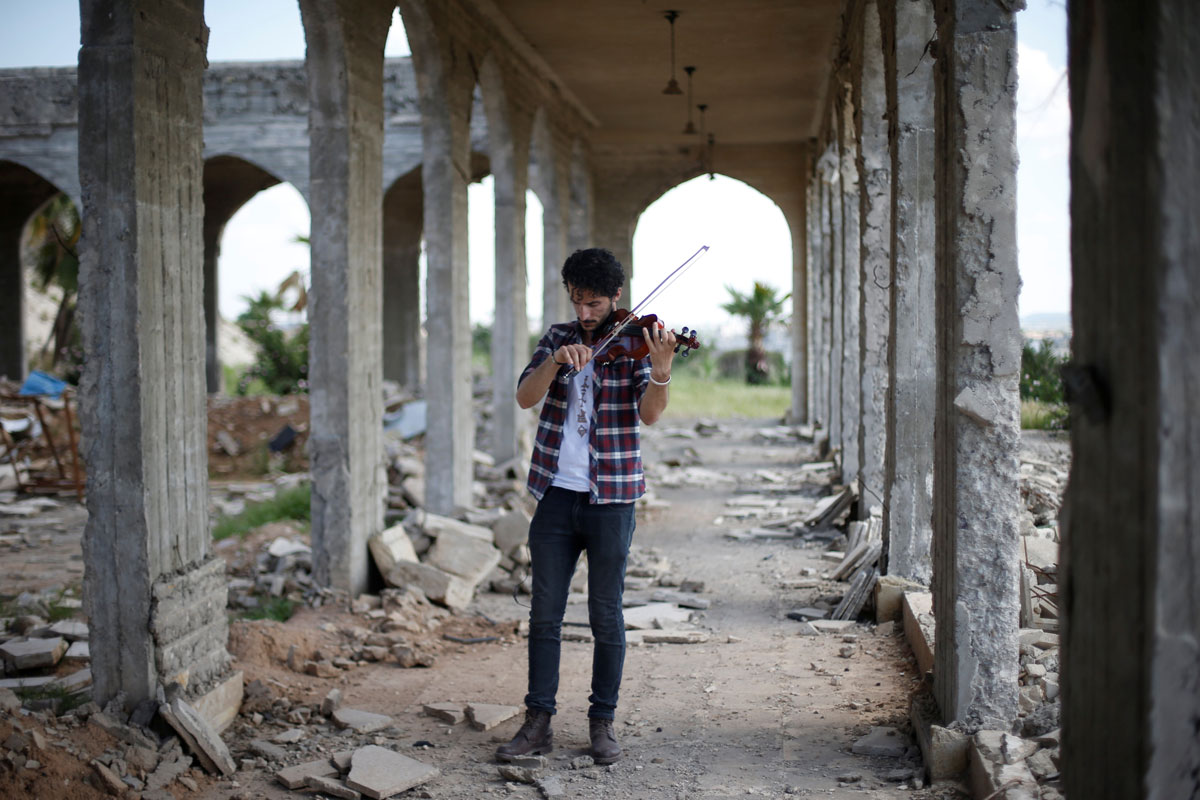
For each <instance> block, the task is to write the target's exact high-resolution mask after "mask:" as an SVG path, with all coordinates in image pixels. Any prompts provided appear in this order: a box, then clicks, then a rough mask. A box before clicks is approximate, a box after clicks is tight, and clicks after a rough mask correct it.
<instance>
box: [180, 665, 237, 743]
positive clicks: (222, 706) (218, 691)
mask: <svg viewBox="0 0 1200 800" xmlns="http://www.w3.org/2000/svg"><path fill="white" fill-rule="evenodd" d="M244 696H245V677H244V675H243V673H242V671H241V670H240V669H239V670H237V671H235V672H233V673H232V674H230V676H229V677H228V678H226V679H225V680H223V681H221V682H220V683H218V684H217V685H216V686H214V687H213V688H212V689H210V690H208V691H207V692H205V693H204V694H202V695H201V696H200V697H197V698H196V699H195V700H193V701H192V706H193V707H194V708H195V709H196V713H198V714H199V715H200V716H202V717H204V719H205V721H207V722H208V724H209V725H212V726H213V729H214V730H215V731H216V732H217V733H224V732H225V729H226V728H228V727H229V726H230V725H231V724H232V723H233V720H234V719H235V718H236V717H237V715H238V712H239V711H241V708H242V698H243V697H244Z"/></svg>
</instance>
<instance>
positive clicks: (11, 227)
mask: <svg viewBox="0 0 1200 800" xmlns="http://www.w3.org/2000/svg"><path fill="white" fill-rule="evenodd" d="M60 217H61V218H62V219H60ZM78 219H79V216H78V210H77V209H75V208H74V204H73V203H72V202H71V201H70V200H69V199H68V198H66V196H65V195H63V194H62V193H61V192H60V191H59V189H58V187H57V186H55V185H54V184H53V183H51V182H50V181H48V180H46V179H45V178H43V177H42V176H41V175H39V174H38V173H37V172H35V171H33V170H31V169H29V168H27V167H25V166H22V165H20V164H17V163H16V162H13V161H0V374H2V375H4V376H5V377H7V378H9V379H10V380H15V381H20V380H22V379H23V378H24V377H25V372H26V370H27V367H28V365H29V364H31V363H35V362H38V366H42V367H46V366H49V363H45V364H43V363H40V362H39V361H38V357H39V356H40V355H43V354H45V355H47V356H48V358H49V360H50V361H53V360H54V356H55V352H54V351H55V350H56V349H57V347H58V344H62V343H63V342H61V341H60V342H59V343H57V344H55V343H52V341H51V340H52V338H53V336H52V335H53V331H54V329H55V328H56V321H59V320H60V317H61V314H62V313H63V312H64V311H65V310H66V311H69V309H66V308H64V306H65V305H66V304H65V303H64V292H63V287H64V286H65V287H66V289H67V294H68V295H70V296H73V292H74V283H75V280H74V275H73V274H71V275H65V274H64V275H61V276H60V275H59V272H60V269H59V268H60V266H61V267H63V269H64V270H66V271H72V272H75V273H77V269H78V262H74V267H73V269H72V265H71V264H70V263H68V262H70V261H71V259H72V256H71V252H70V251H71V249H72V247H73V239H74V238H75V237H77V235H78V230H77V225H78ZM72 220H73V221H72ZM38 259H42V260H44V261H45V263H44V268H43V269H42V270H41V271H42V272H43V274H44V276H45V277H46V278H48V279H49V281H48V291H47V292H45V293H43V292H40V291H32V283H33V282H34V280H35V277H34V273H35V271H36V270H35V263H34V262H35V261H36V260H38ZM38 283H41V281H40V280H38ZM70 296H68V297H67V299H66V302H67V303H69V304H70V307H72V308H73V305H74V304H73V300H71V299H70ZM58 338H60V339H61V337H58Z"/></svg>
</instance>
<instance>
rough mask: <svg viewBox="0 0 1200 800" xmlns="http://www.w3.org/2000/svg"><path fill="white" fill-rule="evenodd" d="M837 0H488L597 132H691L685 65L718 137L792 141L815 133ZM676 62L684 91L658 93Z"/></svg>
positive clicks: (631, 138) (607, 137) (613, 135)
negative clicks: (673, 14)
mask: <svg viewBox="0 0 1200 800" xmlns="http://www.w3.org/2000/svg"><path fill="white" fill-rule="evenodd" d="M843 5H844V3H843V0H802V1H800V2H797V1H796V0H791V2H789V1H788V0H656V2H653V3H651V2H647V0H496V6H497V7H498V8H499V10H500V12H501V13H502V14H504V16H505V17H507V18H508V20H509V21H510V22H511V23H512V25H513V26H514V27H515V28H516V29H517V30H518V31H519V32H520V33H521V35H522V36H523V37H524V38H525V40H526V41H527V42H528V43H529V44H530V45H531V46H532V47H533V49H534V50H535V51H536V52H537V53H538V55H540V56H541V57H542V58H543V59H544V60H545V61H546V63H547V64H549V66H550V68H551V69H552V70H553V71H554V72H555V73H556V74H557V75H558V77H559V78H560V79H561V80H562V81H563V83H564V84H566V86H567V87H568V88H569V89H570V91H571V92H572V93H574V95H575V96H576V97H577V98H579V100H580V101H581V102H582V104H583V105H584V106H585V107H586V108H587V110H588V111H589V112H591V114H592V115H593V116H594V117H595V118H596V120H597V121H598V122H599V129H598V130H597V131H596V132H595V136H594V141H595V142H597V143H603V142H609V143H612V144H617V143H624V144H657V143H664V144H666V143H680V144H684V143H690V142H696V141H698V140H697V137H695V136H692V137H689V136H685V135H684V134H683V129H684V125H685V124H686V122H687V114H688V102H687V76H686V75H685V73H684V70H683V67H684V66H689V65H694V66H695V67H696V72H695V76H694V83H693V86H694V92H693V109H692V111H693V115H694V117H693V119H694V121H695V124H696V126H697V127H699V124H700V120H699V115H698V112H696V110H695V108H694V105H695V104H698V103H707V104H708V110H707V113H706V127H707V129H708V131H709V132H711V133H713V134H714V135H715V136H716V139H717V141H718V142H721V143H725V144H762V143H783V142H799V141H803V140H805V139H808V138H810V137H813V136H816V135H817V132H818V128H819V126H820V123H821V119H820V113H821V108H822V103H823V99H824V96H825V91H826V87H827V84H828V80H829V71H830V69H831V61H832V58H831V56H832V48H833V43H834V38H835V35H836V32H837V30H838V27H839V25H840V17H841V13H842V9H843ZM667 9H676V10H678V11H679V12H680V15H679V18H678V19H677V20H676V22H675V48H676V50H675V52H676V58H675V65H676V66H675V72H676V78H677V80H678V81H679V84H680V87H681V88H682V89H683V91H684V94H683V95H665V94H663V88H664V87H665V86H666V85H667V80H668V78H669V77H670V75H671V63H670V26H669V25H668V24H667V21H666V19H665V18H664V16H663V13H664V12H665V11H666V10H667Z"/></svg>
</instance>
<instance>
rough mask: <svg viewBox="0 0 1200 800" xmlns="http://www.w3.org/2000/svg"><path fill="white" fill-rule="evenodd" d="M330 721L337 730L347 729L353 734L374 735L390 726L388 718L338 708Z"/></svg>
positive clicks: (389, 718) (390, 720) (367, 712)
mask: <svg viewBox="0 0 1200 800" xmlns="http://www.w3.org/2000/svg"><path fill="white" fill-rule="evenodd" d="M331 719H333V724H335V725H337V726H338V727H339V728H349V729H350V730H352V731H354V732H355V733H374V732H375V731H381V730H383V729H384V728H386V727H388V726H390V725H391V724H392V718H391V717H389V716H386V715H384V714H374V713H372V712H370V711H362V710H360V709H357V708H339V709H337V710H336V711H334V712H333V714H332V715H331Z"/></svg>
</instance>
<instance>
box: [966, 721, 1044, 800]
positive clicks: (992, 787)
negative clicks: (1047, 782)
mask: <svg viewBox="0 0 1200 800" xmlns="http://www.w3.org/2000/svg"><path fill="white" fill-rule="evenodd" d="M1031 747H1037V745H1036V744H1033V743H1031V742H1024V741H1023V740H1022V739H1019V738H1018V737H1016V736H1013V735H1011V734H1008V733H1003V732H1001V731H979V732H978V733H976V734H975V735H974V736H973V737H971V748H970V767H969V770H968V777H969V783H970V786H971V793H972V795H973V796H974V797H987V796H988V795H994V794H996V793H998V792H999V791H1000V790H1001V787H1006V788H1005V791H1004V795H1005V797H1006V798H1009V800H1038V797H1039V793H1038V786H1037V781H1036V780H1035V779H1034V777H1033V773H1032V772H1030V771H1029V767H1028V766H1026V765H1025V757H1026V756H1028V755H1032V752H1031V750H1030V748H1031Z"/></svg>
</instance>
